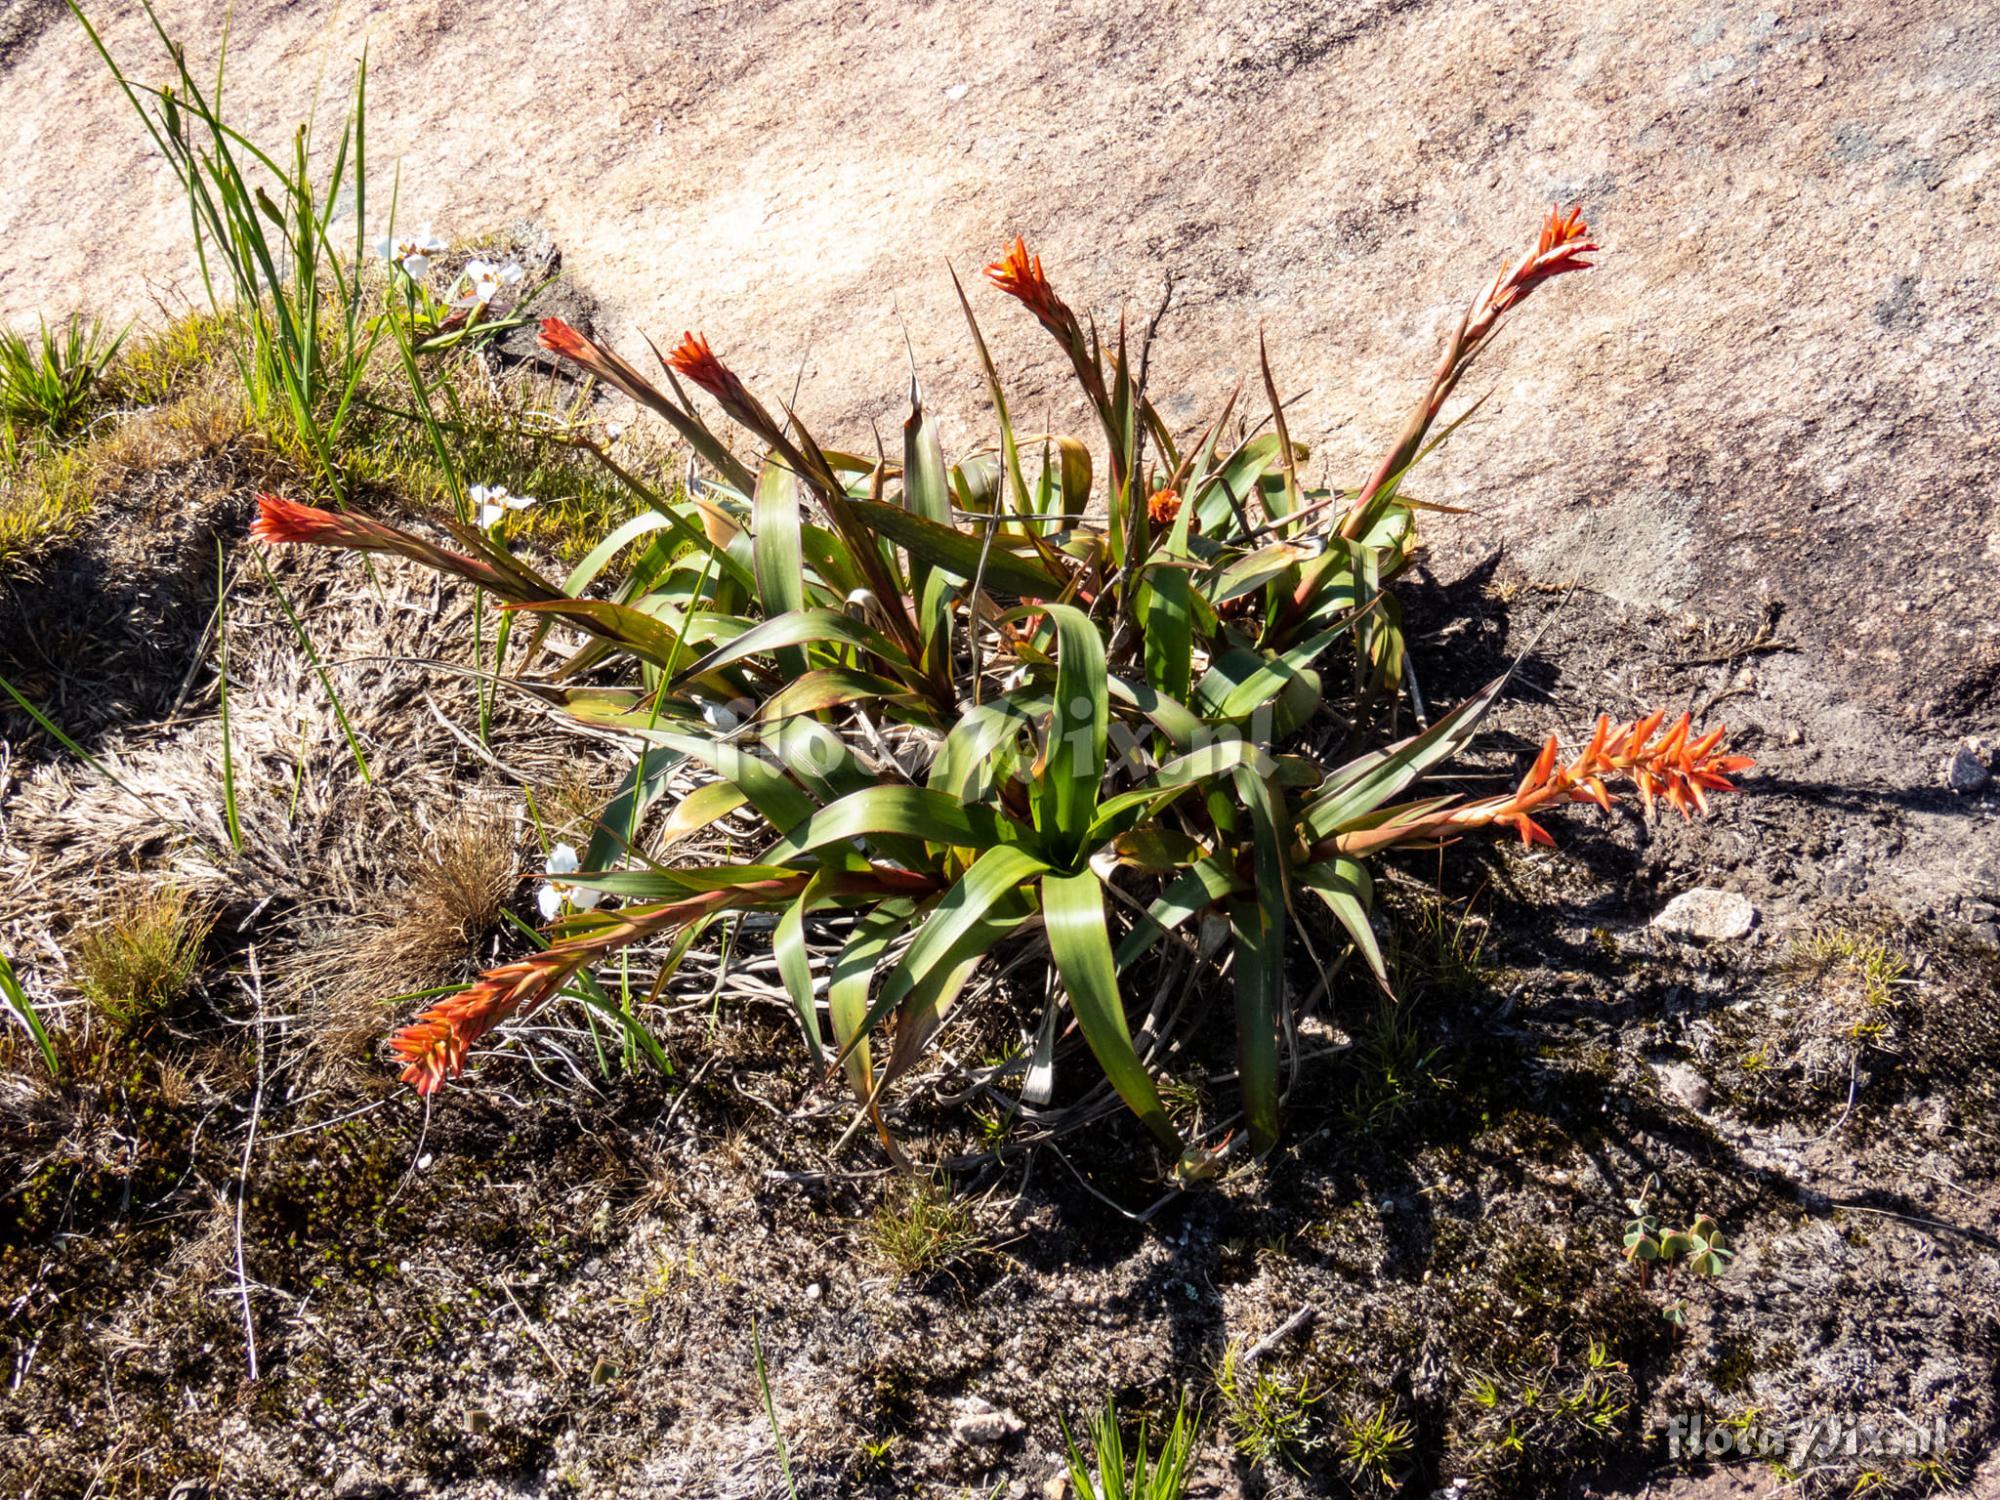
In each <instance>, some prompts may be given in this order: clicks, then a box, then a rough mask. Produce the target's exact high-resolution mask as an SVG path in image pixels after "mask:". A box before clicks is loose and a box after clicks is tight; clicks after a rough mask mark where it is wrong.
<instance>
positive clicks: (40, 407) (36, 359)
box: [0, 316, 125, 442]
mask: <svg viewBox="0 0 2000 1500" xmlns="http://www.w3.org/2000/svg"><path fill="white" fill-rule="evenodd" d="M124 337H125V335H124V334H122V333H117V334H112V333H107V332H106V331H105V328H104V325H103V324H102V323H101V322H98V321H96V320H94V319H93V320H92V321H90V322H88V323H86V322H85V321H84V320H83V319H82V318H81V317H80V316H77V317H71V318H70V319H69V320H68V321H67V322H65V323H63V324H61V325H60V326H59V327H58V328H53V329H52V328H50V327H49V325H48V324H47V323H43V324H42V325H41V328H40V332H39V336H38V337H36V338H33V339H30V338H29V337H28V336H27V335H26V334H24V333H21V332H19V331H17V330H15V329H11V328H9V329H0V420H4V421H5V422H6V423H7V424H8V425H9V426H11V427H13V428H15V429H16V430H17V432H18V433H28V434H35V435H39V436H42V437H45V438H47V439H49V440H50V441H53V442H61V441H63V440H64V439H66V438H68V437H71V436H72V435H74V434H75V432H76V430H77V429H78V428H79V427H81V426H82V425H83V419H84V416H85V415H86V414H87V413H88V411H89V409H90V404H91V401H92V399H93V397H94V396H95V395H96V393H97V388H98V384H99V382H100V381H101V380H102V378H103V375H104V369H105V366H107V365H108V364H110V362H111V358H112V356H113V355H115V354H116V353H117V352H118V345H119V343H120V342H121V341H122V340H123V339H124Z"/></svg>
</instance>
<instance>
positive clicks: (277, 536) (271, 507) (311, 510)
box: [250, 490, 361, 547]
mask: <svg viewBox="0 0 2000 1500" xmlns="http://www.w3.org/2000/svg"><path fill="white" fill-rule="evenodd" d="M360 534H361V529H360V528H359V527H357V526H356V525H355V524H354V522H353V521H352V520H350V518H349V517H347V516H343V515H341V514H339V513H338V512H337V511H331V510H321V509H320V508H319V507H318V506H316V505H301V504H299V502H298V501H296V500H287V499H286V498H285V497H284V496H283V495H274V494H271V493H270V492H269V491H268V490H267V491H265V492H264V493H263V494H260V495H259V496H258V497H257V519H256V520H254V521H252V522H251V523H250V535H252V536H254V537H256V538H257V540H258V541H260V542H320V543H323V544H326V545H328V546H335V547H338V546H353V545H354V539H355V538H356V537H357V536H359V535H360Z"/></svg>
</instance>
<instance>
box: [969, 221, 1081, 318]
mask: <svg viewBox="0 0 2000 1500" xmlns="http://www.w3.org/2000/svg"><path fill="white" fill-rule="evenodd" d="M986 279H987V280H988V281H990V282H992V283H993V285H994V286H996V287H998V288H999V289H1000V290H1001V291H1003V292H1005V293H1006V294H1007V295H1008V296H1010V297H1012V298H1013V299H1014V300H1015V301H1017V302H1019V303H1020V304H1021V305H1022V306H1023V307H1025V308H1027V309H1028V311H1029V312H1031V313H1033V314H1034V315H1035V317H1036V319H1037V320H1038V321H1039V322H1040V323H1041V325H1042V327H1044V328H1046V329H1048V331H1049V332H1050V333H1053V334H1054V335H1055V336H1056V337H1057V338H1060V339H1064V340H1065V341H1066V340H1067V339H1068V338H1069V336H1070V334H1071V333H1072V332H1073V331H1074V329H1075V328H1076V314H1075V313H1073V312H1071V311H1070V310H1069V307H1068V305H1067V304H1066V303H1065V302H1064V301H1063V299H1062V298H1060V297H1058V296H1057V295H1056V289H1055V288H1054V287H1052V286H1050V285H1049V278H1048V277H1047V276H1045V275H1043V274H1042V258H1041V257H1040V256H1039V255H1030V254H1029V253H1028V242H1027V241H1026V240H1024V239H1020V238H1016V239H1015V241H1014V243H1013V245H1012V246H1011V247H1010V248H1009V249H1008V251H1007V253H1006V254H1005V255H1003V256H1001V257H1000V259H998V260H996V261H994V262H993V264H992V265H990V266H988V267H987V268H986Z"/></svg>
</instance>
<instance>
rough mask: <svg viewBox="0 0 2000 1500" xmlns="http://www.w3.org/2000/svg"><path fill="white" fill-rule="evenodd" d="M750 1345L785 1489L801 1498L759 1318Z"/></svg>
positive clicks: (796, 1499)
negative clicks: (766, 1357)
mask: <svg viewBox="0 0 2000 1500" xmlns="http://www.w3.org/2000/svg"><path fill="white" fill-rule="evenodd" d="M750 1347H751V1349H752V1350H753V1351H755V1353H756V1357H757V1389H758V1390H760V1391H762V1392H763V1393H764V1414H765V1415H766V1416H768V1417H769V1418H770V1419H771V1439H772V1441H773V1442H775V1443H776V1444H777V1445H778V1467H779V1469H780V1470H781V1471H783V1473H784V1476H785V1491H786V1493H787V1494H789V1495H790V1496H791V1497H792V1500H799V1486H798V1483H797V1481H796V1480H794V1479H793V1478H792V1460H791V1458H790V1456H789V1455H787V1453H786V1452H785V1430H784V1428H782V1427H780V1426H779V1425H778V1402H777V1399H776V1398H775V1397H774V1396H772V1394H771V1377H770V1375H769V1374H768V1373H767V1372H766V1371H765V1369H764V1340H763V1337H762V1335H760V1334H759V1333H758V1331H757V1320H756V1319H755V1318H752V1319H751V1320H750Z"/></svg>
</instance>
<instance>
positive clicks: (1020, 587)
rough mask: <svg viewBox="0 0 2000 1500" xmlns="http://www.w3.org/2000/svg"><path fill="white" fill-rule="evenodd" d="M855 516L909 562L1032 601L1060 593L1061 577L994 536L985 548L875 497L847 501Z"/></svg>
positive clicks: (976, 540) (982, 543) (969, 536)
mask: <svg viewBox="0 0 2000 1500" xmlns="http://www.w3.org/2000/svg"><path fill="white" fill-rule="evenodd" d="M849 503H850V504H851V505H852V507H853V509H854V512H855V514H856V515H857V516H858V517H859V518H860V519H861V520H862V521H863V522H865V523H866V524H867V525H869V526H871V527H873V528H875V529H876V530H878V531H880V532H881V533H882V535H883V536H886V537H888V538H889V539H890V540H891V541H893V542H895V543H896V544H897V545H898V546H899V547H902V548H904V549H905V550H906V551H908V552H909V554H910V558H911V560H912V561H913V562H923V563H927V564H929V565H930V566H931V567H934V568H943V569H944V570H945V571H946V572H947V573H951V574H954V575H956V576H957V577H959V578H962V579H965V580H967V581H968V582H969V581H970V580H972V579H973V578H980V579H981V580H982V581H983V583H984V584H985V586H986V587H987V588H993V589H998V590H1000V591H1001V592H1002V593H1008V594H1025V595H1028V596H1030V597H1032V598H1037V599H1053V598H1055V597H1057V596H1058V595H1060V594H1061V593H1062V591H1063V589H1064V587H1065V580H1063V579H1061V578H1058V577H1057V576H1056V575H1055V574H1054V573H1051V572H1050V571H1049V570H1048V568H1047V567H1046V566H1044V565H1043V563H1042V561H1041V559H1040V558H1039V557H1024V556H1023V555H1021V554H1020V553H1018V552H1014V551H1011V550H1009V545H1010V544H1008V543H1006V542H1004V541H1002V540H1000V539H998V538H996V539H995V540H994V542H993V545H992V547H991V548H990V549H989V548H987V546H986V543H985V538H984V535H983V534H982V535H979V536H975V535H973V534H972V533H970V532H965V531H959V530H957V529H955V528H953V527H950V526H940V525H939V524H938V523H937V522H935V521H931V520H927V519H925V518H924V517H923V516H920V515H917V514H916V513H915V512H913V511H907V510H904V509H903V508H902V507H901V506H900V505H889V504H885V503H883V502H881V501H876V500H855V501H851V502H849ZM982 551H983V552H985V554H986V571H985V572H984V573H983V574H982V573H981V572H980V569H979V558H980V553H981V552H982Z"/></svg>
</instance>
